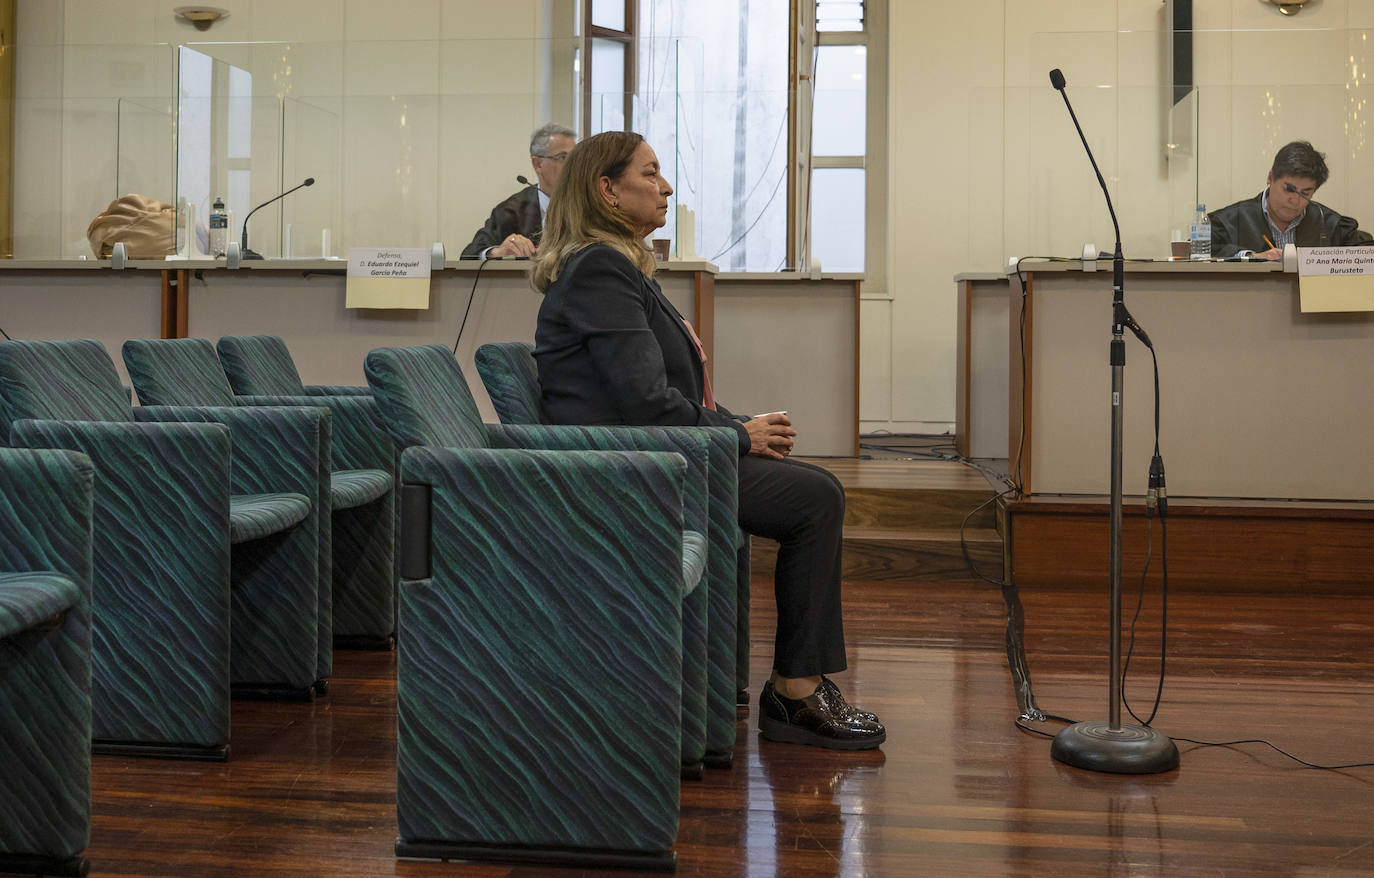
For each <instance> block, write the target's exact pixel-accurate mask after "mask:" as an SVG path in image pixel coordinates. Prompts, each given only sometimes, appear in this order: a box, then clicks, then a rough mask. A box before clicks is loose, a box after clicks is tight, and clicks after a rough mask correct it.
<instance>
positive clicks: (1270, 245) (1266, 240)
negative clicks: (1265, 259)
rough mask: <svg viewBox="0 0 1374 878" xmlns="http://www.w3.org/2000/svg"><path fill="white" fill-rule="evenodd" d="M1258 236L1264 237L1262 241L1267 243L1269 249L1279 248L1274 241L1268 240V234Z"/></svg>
mask: <svg viewBox="0 0 1374 878" xmlns="http://www.w3.org/2000/svg"><path fill="white" fill-rule="evenodd" d="M1260 237H1261V238H1263V239H1264V243H1266V244H1268V245H1269V249H1270V250H1277V249H1279V248H1277V247H1275V246H1274V242H1273V241H1271V240H1269V236H1268V235H1260Z"/></svg>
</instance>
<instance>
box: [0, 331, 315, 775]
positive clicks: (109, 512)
mask: <svg viewBox="0 0 1374 878" xmlns="http://www.w3.org/2000/svg"><path fill="white" fill-rule="evenodd" d="M0 396H3V399H4V406H3V410H4V416H5V418H6V422H5V423H4V424H3V425H0V428H2V429H0V432H3V433H6V434H8V436H9V440H10V444H11V445H14V446H17V447H31V448H65V449H70V450H73V451H81V452H84V453H86V454H88V455H89V456H90V458H91V460H92V462H93V464H94V466H95V471H96V473H97V475H98V478H97V480H96V487H95V512H94V547H95V548H94V553H95V555H94V557H95V568H94V574H93V580H92V589H93V593H94V602H95V606H96V607H98V608H99V611H98V612H97V613H96V614H95V616H94V619H93V621H92V643H93V649H92V679H93V683H92V686H93V693H92V710H93V735H94V738H95V740H96V744H97V747H98V752H135V753H142V752H151V753H155V754H156V753H162V754H171V755H189V756H199V757H208V758H225V757H227V755H228V740H229V696H230V687H231V685H237V686H242V687H246V688H254V689H258V688H265V689H270V690H274V691H275V690H281V691H288V692H296V693H303V692H308V691H309V690H310V688H311V686H312V685H313V684H314V682H315V681H316V680H317V679H318V676H317V673H316V672H317V668H318V656H317V650H316V627H317V621H316V620H317V615H318V607H317V604H318V583H317V581H316V580H317V576H318V574H317V566H316V565H317V560H318V559H317V543H318V530H319V522H318V516H319V510H318V507H317V505H316V503H315V502H314V497H315V495H316V494H317V492H318V479H319V466H320V464H319V434H320V431H321V430H322V429H323V425H324V423H325V422H324V419H323V415H322V414H321V413H320V412H318V411H316V410H313V409H306V410H290V411H283V410H276V409H268V408H261V407H253V408H245V407H226V406H199V407H188V406H143V407H141V408H138V409H133V408H131V407H130V406H129V405H128V402H127V397H126V395H125V393H124V389H123V388H122V387H121V386H120V383H119V379H118V376H117V374H116V373H115V370H114V364H113V363H112V362H111V361H110V358H109V355H108V354H107V353H106V352H105V348H104V346H103V345H101V344H100V343H99V342H96V341H90V340H71V341H58V342H34V341H9V342H4V343H0ZM231 433H232V437H233V441H232V443H231V441H230V437H231ZM268 531H272V532H273V533H272V536H271V538H269V539H253V537H255V536H260V535H262V534H265V533H266V532H268ZM236 538H240V539H242V540H243V541H242V542H237V543H235V542H233V541H234V540H235V539H236ZM231 543H232V550H231ZM231 624H232V628H233V637H232V638H231V637H230V627H231Z"/></svg>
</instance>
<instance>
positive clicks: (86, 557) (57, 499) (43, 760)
mask: <svg viewBox="0 0 1374 878" xmlns="http://www.w3.org/2000/svg"><path fill="white" fill-rule="evenodd" d="M92 479H93V476H92V467H91V462H90V459H89V458H87V457H86V456H85V455H84V454H74V453H72V452H69V451H31V450H28V449H14V448H0V766H2V767H0V872H19V873H24V874H28V875H84V874H86V870H87V865H88V864H87V862H86V860H85V858H84V857H82V856H81V852H82V851H84V850H85V849H86V845H87V843H88V842H89V841H90V834H91V492H92Z"/></svg>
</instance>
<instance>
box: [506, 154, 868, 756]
mask: <svg viewBox="0 0 1374 878" xmlns="http://www.w3.org/2000/svg"><path fill="white" fill-rule="evenodd" d="M672 194H673V189H672V187H671V186H669V185H668V182H667V181H666V180H664V179H663V174H662V172H661V170H660V168H659V164H658V157H657V156H655V155H654V151H653V149H651V148H650V147H649V145H648V144H647V143H645V142H644V139H643V138H642V137H640V136H639V135H638V134H628V133H625V132H619V131H609V132H606V133H604V134H598V135H596V136H595V137H591V138H589V139H587V140H584V141H583V142H581V143H579V144H578V145H577V146H576V147H575V148H574V149H573V150H572V153H571V154H570V155H569V156H568V160H567V163H566V165H565V166H564V168H563V173H562V175H561V176H560V178H559V181H558V186H557V188H556V189H555V191H554V194H553V198H552V199H551V202H550V204H549V210H548V214H547V215H546V216H545V222H544V238H543V243H542V244H541V246H540V248H539V256H538V258H537V260H536V261H535V264H534V268H533V274H532V282H533V284H534V287H535V289H537V290H539V291H540V292H542V293H544V301H543V304H542V305H541V306H540V309H539V324H538V327H537V329H536V330H535V350H534V356H535V359H536V360H537V362H538V365H539V384H540V388H541V390H542V394H543V399H544V404H545V406H546V407H547V409H548V412H549V415H550V417H551V419H552V420H553V421H554V422H555V423H563V424H635V425H685V426H726V427H732V428H734V429H735V430H736V431H737V432H738V434H739V452H740V455H741V457H740V463H739V519H740V526H741V527H742V528H743V529H744V530H745V531H746V532H748V533H751V534H755V535H757V536H761V537H767V538H769V539H774V540H777V541H778V543H779V544H780V550H779V552H778V563H777V570H776V572H775V578H774V592H775V594H776V597H777V606H778V630H777V639H776V642H775V644H774V657H773V673H772V676H771V678H770V679H769V681H768V683H767V684H765V686H764V687H763V691H762V693H761V694H760V695H759V730H760V732H761V733H762V734H763V736H764V737H766V738H769V739H771V740H775V741H788V742H791V743H797V744H811V745H814V746H817V747H827V748H830V749H837V750H862V749H870V748H873V747H877V746H878V745H879V744H881V743H882V742H883V741H884V740H885V739H886V736H887V732H886V730H885V729H884V728H883V726H882V724H881V723H880V722H879V721H878V718H877V717H876V716H874V715H873V714H871V713H864V712H862V711H859V710H856V709H854V708H853V707H851V706H850V705H849V704H848V703H846V702H845V700H844V697H843V696H842V695H841V694H840V690H839V687H837V686H836V685H835V684H834V683H833V682H832V681H831V680H830V679H829V678H828V677H826V676H825V675H826V674H832V673H836V672H839V671H842V670H844V669H845V649H844V626H843V620H842V618H841V613H842V610H841V606H840V544H841V539H842V533H841V529H842V526H843V523H844V489H843V488H842V487H841V486H840V483H839V482H838V480H836V479H835V477H834V476H833V475H831V474H830V473H829V472H827V471H825V470H823V469H820V468H819V467H815V466H811V465H810V464H806V463H801V462H799V461H795V460H790V459H789V458H788V454H789V453H790V452H791V450H792V443H793V437H794V436H796V435H797V434H796V431H795V430H793V429H792V424H791V421H789V420H788V418H787V416H786V415H785V414H783V413H781V412H774V413H771V414H767V415H759V416H756V417H754V418H748V419H746V418H738V417H736V416H734V415H732V414H731V413H730V412H729V411H728V410H726V408H725V407H724V406H723V405H721V404H720V403H718V402H716V401H715V399H714V396H713V394H712V391H711V384H710V382H709V380H707V377H706V374H705V370H704V364H705V355H704V354H703V352H702V349H701V343H700V341H699V340H698V339H697V337H696V333H695V332H694V331H693V329H692V327H691V324H689V323H687V321H686V320H684V319H683V317H682V316H681V315H680V314H678V313H677V311H676V310H674V308H673V306H672V305H671V304H670V303H669V302H668V300H667V299H666V298H664V296H663V293H662V292H661V291H660V290H659V287H658V283H657V282H656V281H654V280H653V277H652V275H653V272H654V257H653V253H652V251H650V250H649V249H648V247H647V246H645V244H644V238H645V236H646V235H648V234H649V233H650V232H652V231H653V230H654V229H657V228H660V227H662V226H663V223H664V220H665V217H666V215H667V211H668V196H670V195H672Z"/></svg>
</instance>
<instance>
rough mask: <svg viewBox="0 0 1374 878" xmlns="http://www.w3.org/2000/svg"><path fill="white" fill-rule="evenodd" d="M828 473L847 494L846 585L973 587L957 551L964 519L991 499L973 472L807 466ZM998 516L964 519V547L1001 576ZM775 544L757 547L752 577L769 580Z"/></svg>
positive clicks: (943, 465) (857, 463) (824, 461)
mask: <svg viewBox="0 0 1374 878" xmlns="http://www.w3.org/2000/svg"><path fill="white" fill-rule="evenodd" d="M807 461H808V462H809V463H813V464H816V465H817V466H822V467H825V468H826V469H828V470H830V471H831V472H833V473H834V474H835V475H836V476H837V477H838V478H839V480H840V482H841V483H842V484H843V485H844V490H845V517H844V521H845V528H844V533H845V538H844V578H845V579H851V580H852V579H867V580H874V581H889V582H895V581H905V582H928V581H933V580H937V579H938V580H940V581H943V582H948V581H951V580H967V581H972V580H976V579H977V577H976V576H975V575H974V574H972V573H971V572H970V571H969V569H968V565H967V564H966V563H965V561H964V556H963V552H962V550H961V548H960V545H959V532H960V526H961V524H963V522H964V519H965V517H966V516H968V515H969V513H970V512H973V511H974V510H975V509H977V508H978V507H979V505H980V504H983V503H986V501H988V500H990V499H991V498H992V497H993V495H994V493H995V491H994V490H993V488H992V486H991V485H990V484H989V482H988V480H987V479H986V478H984V477H983V475H982V474H980V473H979V472H978V471H977V470H974V469H971V468H970V467H968V466H965V465H963V464H960V463H958V462H955V461H947V460H909V459H902V460H898V459H855V458H808V459H807ZM995 525H996V509H995V506H994V505H993V504H990V503H989V504H988V505H986V506H985V507H984V508H983V509H982V510H980V511H979V512H978V513H977V514H975V515H974V516H973V517H972V518H970V519H969V521H968V525H967V527H966V528H964V539H965V541H966V543H967V544H968V548H969V555H970V556H971V557H972V558H973V559H974V562H975V563H976V564H977V565H978V569H979V571H981V572H984V573H985V574H986V575H988V576H991V577H994V578H996V577H1000V576H1001V575H1002V537H1001V535H1000V534H999V533H998V532H997V530H996V527H995ZM776 559H777V544H776V543H773V542H772V541H770V540H762V539H756V540H754V542H753V556H752V558H751V561H752V565H753V572H754V574H755V575H761V576H770V577H771V575H772V571H773V565H774V563H775V561H776Z"/></svg>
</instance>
